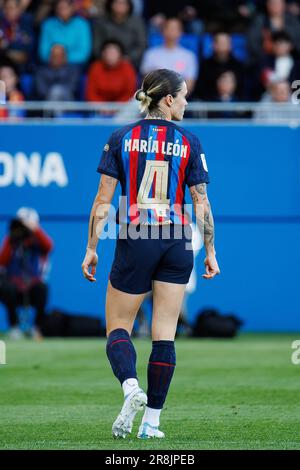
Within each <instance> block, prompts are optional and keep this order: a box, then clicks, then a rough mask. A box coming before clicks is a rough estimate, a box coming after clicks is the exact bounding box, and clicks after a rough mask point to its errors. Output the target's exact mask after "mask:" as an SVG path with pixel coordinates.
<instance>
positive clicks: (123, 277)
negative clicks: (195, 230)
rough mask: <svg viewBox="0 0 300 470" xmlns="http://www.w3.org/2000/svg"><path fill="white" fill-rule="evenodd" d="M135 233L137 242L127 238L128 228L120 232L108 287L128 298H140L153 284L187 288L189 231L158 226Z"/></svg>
mask: <svg viewBox="0 0 300 470" xmlns="http://www.w3.org/2000/svg"><path fill="white" fill-rule="evenodd" d="M139 229H140V238H137V239H132V238H131V237H130V230H131V229H130V226H129V225H127V226H126V225H125V226H122V227H121V229H120V232H119V236H118V239H117V244H116V251H115V257H114V261H113V264H112V268H111V272H110V276H109V279H110V282H111V284H112V286H113V287H115V288H116V289H119V290H121V291H123V292H127V293H129V294H143V293H145V292H148V291H150V290H151V289H152V281H153V280H157V281H163V282H172V283H175V284H187V283H188V281H189V278H190V275H191V272H192V269H193V262H194V256H193V250H192V247H191V237H192V230H191V227H190V226H189V225H185V226H180V225H176V226H174V225H171V226H169V225H159V226H151V227H150V226H140V227H139ZM136 230H137V229H136V227H135V228H134V231H135V235H136V234H137V232H136ZM126 235H127V238H126V239H124V238H125V237H126ZM169 235H170V236H169ZM143 237H144V238H143ZM145 237H147V239H145ZM151 237H152V238H151Z"/></svg>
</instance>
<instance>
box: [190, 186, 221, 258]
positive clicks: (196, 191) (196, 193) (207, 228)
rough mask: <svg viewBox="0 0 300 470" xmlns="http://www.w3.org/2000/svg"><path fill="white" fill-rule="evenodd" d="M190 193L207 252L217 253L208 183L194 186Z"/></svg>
mask: <svg viewBox="0 0 300 470" xmlns="http://www.w3.org/2000/svg"><path fill="white" fill-rule="evenodd" d="M190 192H191V197H192V200H193V204H194V210H195V215H196V220H197V225H198V227H199V230H200V233H201V235H202V237H203V240H204V245H205V248H206V251H207V252H208V251H212V252H215V247H214V243H215V228H214V219H213V215H212V210H211V206H210V203H209V200H208V196H207V191H206V183H201V184H197V185H195V186H192V187H191V188H190Z"/></svg>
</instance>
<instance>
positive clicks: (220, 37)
mask: <svg viewBox="0 0 300 470" xmlns="http://www.w3.org/2000/svg"><path fill="white" fill-rule="evenodd" d="M228 70H230V71H232V72H234V74H235V77H236V80H237V94H238V95H239V96H240V97H241V98H242V97H243V94H244V76H245V69H244V65H243V64H242V62H240V61H239V60H237V59H236V58H235V57H234V56H233V54H232V43H231V37H230V35H229V34H227V33H224V32H218V33H216V34H215V35H214V40H213V55H212V56H211V57H210V58H208V59H206V60H204V61H203V62H202V64H201V67H200V76H199V79H198V81H197V85H196V89H195V98H198V99H199V98H200V99H202V100H205V101H210V100H213V99H214V97H215V96H216V94H217V90H216V84H217V77H219V76H220V74H221V73H223V72H226V71H228Z"/></svg>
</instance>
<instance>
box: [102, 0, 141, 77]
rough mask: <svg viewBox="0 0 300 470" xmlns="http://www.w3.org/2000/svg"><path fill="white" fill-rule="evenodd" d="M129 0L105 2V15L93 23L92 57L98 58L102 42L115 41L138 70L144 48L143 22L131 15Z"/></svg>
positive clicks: (131, 6)
mask: <svg viewBox="0 0 300 470" xmlns="http://www.w3.org/2000/svg"><path fill="white" fill-rule="evenodd" d="M132 11H133V3H132V1H131V0H107V3H106V13H105V15H102V16H100V17H99V18H97V19H96V20H95V22H94V56H95V58H97V57H98V56H99V51H100V49H101V46H102V44H103V43H104V41H106V40H108V39H116V40H117V41H119V42H120V43H121V44H122V45H123V48H124V50H125V54H126V56H128V58H129V59H130V61H131V63H132V64H133V65H134V66H135V67H136V68H137V69H138V68H139V65H140V62H141V59H142V55H143V52H144V50H145V47H146V31H145V26H144V22H143V20H142V19H141V18H139V17H138V16H135V15H133V14H132Z"/></svg>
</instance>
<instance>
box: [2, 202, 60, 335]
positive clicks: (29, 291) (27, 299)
mask: <svg viewBox="0 0 300 470" xmlns="http://www.w3.org/2000/svg"><path fill="white" fill-rule="evenodd" d="M51 250H52V240H51V239H50V238H49V236H48V235H47V234H46V233H45V232H44V230H42V228H41V227H40V226H39V215H38V213H37V212H36V211H35V210H34V209H31V208H27V207H22V208H20V209H19V210H18V212H17V214H16V217H15V218H14V219H12V220H11V222H10V227H9V234H8V235H7V236H6V237H5V239H4V242H3V244H2V247H1V249H0V269H1V272H2V274H1V280H0V302H2V303H3V304H4V305H5V307H6V309H7V312H8V319H9V326H10V331H9V335H10V337H11V338H12V339H20V338H21V337H22V336H23V333H22V331H21V329H20V327H19V319H18V315H17V307H18V306H20V305H22V306H24V307H28V306H33V307H34V308H35V310H36V318H35V324H34V326H33V328H32V330H31V335H32V337H33V338H35V339H41V338H42V335H41V331H40V327H41V323H42V320H43V317H44V313H45V307H46V303H47V285H46V284H45V282H44V272H45V267H46V264H47V258H48V255H49V253H50V251H51Z"/></svg>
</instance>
